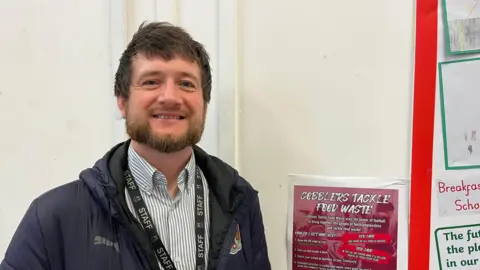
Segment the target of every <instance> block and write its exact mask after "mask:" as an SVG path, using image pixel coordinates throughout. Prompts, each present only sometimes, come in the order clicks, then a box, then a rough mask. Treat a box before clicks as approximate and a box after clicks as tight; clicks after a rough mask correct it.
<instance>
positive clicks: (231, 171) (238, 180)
mask: <svg viewBox="0 0 480 270" xmlns="http://www.w3.org/2000/svg"><path fill="white" fill-rule="evenodd" d="M210 158H211V160H212V161H213V163H214V164H215V166H216V168H217V170H218V173H219V174H220V175H225V176H230V177H232V179H233V181H234V182H235V185H236V186H237V187H239V188H245V189H246V190H248V191H252V192H255V193H256V192H257V191H256V190H255V189H254V187H253V186H252V185H251V184H250V182H249V181H248V180H246V179H245V178H244V177H243V176H242V175H241V174H240V173H239V172H238V170H237V169H235V168H234V167H233V166H231V165H230V164H228V163H226V162H225V161H223V160H222V159H220V158H219V157H216V156H212V155H210Z"/></svg>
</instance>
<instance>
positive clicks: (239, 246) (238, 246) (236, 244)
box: [230, 224, 242, 255]
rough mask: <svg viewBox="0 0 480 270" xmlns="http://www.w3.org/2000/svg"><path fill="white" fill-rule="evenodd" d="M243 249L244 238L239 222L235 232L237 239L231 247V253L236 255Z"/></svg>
mask: <svg viewBox="0 0 480 270" xmlns="http://www.w3.org/2000/svg"><path fill="white" fill-rule="evenodd" d="M240 250H242V238H241V236H240V225H238V224H237V232H236V233H235V239H234V242H233V245H232V248H231V249H230V254H232V255H235V254H237V253H238V252H239V251H240Z"/></svg>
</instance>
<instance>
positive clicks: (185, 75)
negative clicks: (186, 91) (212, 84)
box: [180, 71, 200, 83]
mask: <svg viewBox="0 0 480 270" xmlns="http://www.w3.org/2000/svg"><path fill="white" fill-rule="evenodd" d="M180 75H182V77H188V78H190V79H193V80H195V82H197V83H200V78H198V77H197V76H195V75H193V74H192V73H190V72H185V71H184V72H180Z"/></svg>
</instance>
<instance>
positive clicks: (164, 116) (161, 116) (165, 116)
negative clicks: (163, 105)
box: [155, 115, 180, 119]
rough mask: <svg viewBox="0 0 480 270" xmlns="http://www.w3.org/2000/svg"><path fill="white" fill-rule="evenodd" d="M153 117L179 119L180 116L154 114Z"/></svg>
mask: <svg viewBox="0 0 480 270" xmlns="http://www.w3.org/2000/svg"><path fill="white" fill-rule="evenodd" d="M155 118H160V119H180V116H172V115H155Z"/></svg>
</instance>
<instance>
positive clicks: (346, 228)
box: [287, 175, 409, 270]
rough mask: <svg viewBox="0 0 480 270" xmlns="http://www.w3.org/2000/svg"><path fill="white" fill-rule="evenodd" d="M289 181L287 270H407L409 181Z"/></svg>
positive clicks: (323, 178)
mask: <svg viewBox="0 0 480 270" xmlns="http://www.w3.org/2000/svg"><path fill="white" fill-rule="evenodd" d="M289 177H290V179H289V180H290V181H289V184H290V190H289V191H290V193H289V206H288V224H287V227H288V231H287V244H288V247H287V250H288V269H289V270H302V269H318V270H322V269H341V270H347V269H350V270H351V269H356V270H384V269H385V270H387V269H388V270H396V269H406V268H407V256H408V243H407V242H408V193H409V192H408V185H407V182H406V181H403V180H399V179H381V178H378V179H377V178H360V177H351V178H349V177H326V176H310V175H290V176H289Z"/></svg>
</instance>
